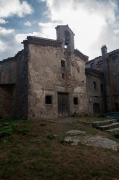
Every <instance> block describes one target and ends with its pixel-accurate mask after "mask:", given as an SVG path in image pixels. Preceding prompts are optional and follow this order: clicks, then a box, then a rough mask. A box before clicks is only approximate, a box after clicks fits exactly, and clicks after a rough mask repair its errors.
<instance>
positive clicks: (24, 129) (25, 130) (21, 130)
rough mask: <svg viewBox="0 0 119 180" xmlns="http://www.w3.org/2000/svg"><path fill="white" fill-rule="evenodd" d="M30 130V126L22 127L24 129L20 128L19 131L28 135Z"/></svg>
mask: <svg viewBox="0 0 119 180" xmlns="http://www.w3.org/2000/svg"><path fill="white" fill-rule="evenodd" d="M29 131H30V129H29V128H22V129H19V130H18V131H17V132H18V133H19V134H22V135H26V134H27V133H28V132H29Z"/></svg>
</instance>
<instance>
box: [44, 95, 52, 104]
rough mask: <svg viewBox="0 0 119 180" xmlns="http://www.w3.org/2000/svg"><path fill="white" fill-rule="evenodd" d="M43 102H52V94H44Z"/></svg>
mask: <svg viewBox="0 0 119 180" xmlns="http://www.w3.org/2000/svg"><path fill="white" fill-rule="evenodd" d="M45 104H52V96H51V95H46V96H45Z"/></svg>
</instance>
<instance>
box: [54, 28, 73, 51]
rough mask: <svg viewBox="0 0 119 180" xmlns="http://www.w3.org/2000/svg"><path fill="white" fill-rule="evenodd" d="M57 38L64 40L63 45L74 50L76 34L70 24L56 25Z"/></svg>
mask: <svg viewBox="0 0 119 180" xmlns="http://www.w3.org/2000/svg"><path fill="white" fill-rule="evenodd" d="M56 34H57V40H60V41H62V47H63V48H67V49H68V50H69V51H72V52H73V51H74V36H75V34H74V33H73V31H72V30H71V29H70V28H69V26H68V25H59V26H57V27H56Z"/></svg>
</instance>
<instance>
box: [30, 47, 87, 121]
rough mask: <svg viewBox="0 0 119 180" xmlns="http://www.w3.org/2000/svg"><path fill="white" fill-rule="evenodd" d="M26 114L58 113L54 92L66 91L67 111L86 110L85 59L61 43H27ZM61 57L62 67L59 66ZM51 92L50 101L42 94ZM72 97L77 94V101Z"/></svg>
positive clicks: (45, 114) (82, 111)
mask: <svg viewBox="0 0 119 180" xmlns="http://www.w3.org/2000/svg"><path fill="white" fill-rule="evenodd" d="M29 53H30V54H29V55H30V57H29V64H28V72H29V74H28V79H29V89H28V104H29V108H28V118H29V119H33V118H40V117H44V118H56V117H58V93H59V92H60V93H68V96H69V104H70V108H69V114H73V113H74V112H77V113H86V112H87V95H86V77H85V72H84V71H85V61H84V60H82V59H81V58H80V57H78V56H77V55H75V54H73V53H71V52H69V51H67V50H66V49H64V48H61V47H54V46H42V45H38V44H29ZM61 60H63V61H64V63H65V67H62V65H61ZM46 95H50V96H52V104H46V103H45V96H46ZM73 97H78V99H79V102H78V104H77V105H74V104H73Z"/></svg>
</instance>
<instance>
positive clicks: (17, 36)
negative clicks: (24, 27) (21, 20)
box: [15, 32, 44, 43]
mask: <svg viewBox="0 0 119 180" xmlns="http://www.w3.org/2000/svg"><path fill="white" fill-rule="evenodd" d="M27 36H38V37H44V34H42V33H40V32H33V33H27V34H17V35H16V36H15V39H16V41H17V42H19V43H21V42H22V41H23V40H25V39H26V38H27Z"/></svg>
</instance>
